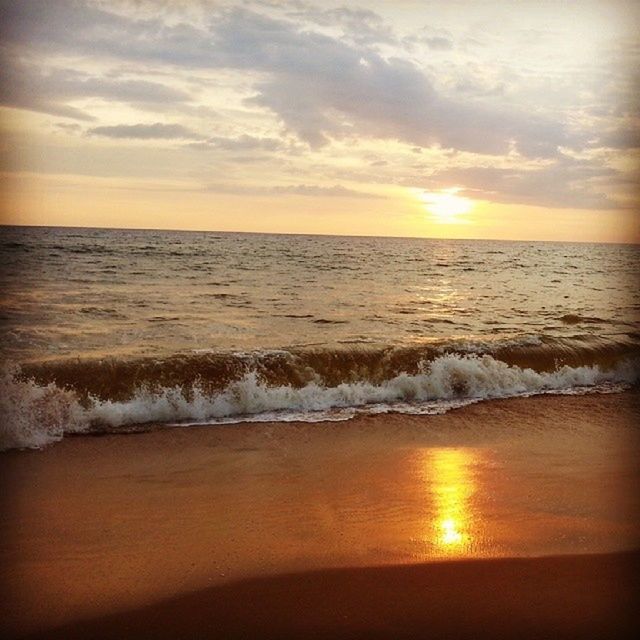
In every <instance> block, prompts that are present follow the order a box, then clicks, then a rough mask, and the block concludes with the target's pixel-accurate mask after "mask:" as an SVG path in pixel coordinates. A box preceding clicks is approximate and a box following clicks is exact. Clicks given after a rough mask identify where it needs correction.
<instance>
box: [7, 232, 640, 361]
mask: <svg viewBox="0 0 640 640" xmlns="http://www.w3.org/2000/svg"><path fill="white" fill-rule="evenodd" d="M0 260H1V261H2V269H1V271H0V274H1V278H2V281H1V282H0V288H1V290H2V309H3V311H2V314H3V322H2V326H1V330H2V349H3V352H4V354H5V356H9V357H11V358H12V359H15V360H19V361H26V360H32V359H42V358H46V357H61V356H78V355H82V356H89V355H93V356H98V355H113V354H123V355H153V356H160V355H168V354H172V353H175V352H184V351H197V350H209V349H213V350H243V349H246V350H255V349H274V348H287V347H294V346H322V345H325V346H336V345H366V344H371V345H381V344H382V345H388V344H393V345H409V344H415V343H424V342H430V341H433V340H437V339H441V338H452V337H453V338H488V337H490V338H496V337H508V336H523V335H541V334H542V335H550V336H573V335H576V334H597V335H603V334H604V335H609V334H616V333H619V332H623V333H626V332H628V331H629V330H630V328H631V329H633V326H634V325H635V324H636V323H637V322H638V320H639V317H640V293H639V292H638V290H637V289H636V288H635V286H634V284H635V282H634V278H635V276H636V274H637V273H638V272H639V271H638V268H639V266H640V251H639V250H638V247H636V246H623V245H594V244H561V243H539V242H538V243H526V242H499V241H454V240H425V239H394V238H353V237H327V236H292V235H262V234H235V233H224V234H223V233H193V232H174V231H171V232H169V231H132V230H101V229H62V228H57V229H56V228H7V227H5V228H3V229H2V232H1V245H0Z"/></svg>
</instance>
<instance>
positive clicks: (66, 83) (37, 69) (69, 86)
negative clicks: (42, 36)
mask: <svg viewBox="0 0 640 640" xmlns="http://www.w3.org/2000/svg"><path fill="white" fill-rule="evenodd" d="M3 62H4V68H3V78H2V82H1V83H0V104H2V105H4V106H7V107H14V108H20V109H27V110H30V111H38V112H41V113H48V114H51V115H57V116H63V117H66V118H73V119H75V120H85V121H91V120H93V119H94V118H93V117H92V116H91V115H90V114H88V113H86V112H84V111H82V110H80V109H77V108H75V107H72V106H70V105H68V104H66V102H67V101H69V100H73V99H77V98H102V99H104V100H109V101H117V102H129V103H137V104H153V103H160V104H166V103H176V102H178V103H182V102H185V101H188V100H189V95H188V94H187V93H186V92H184V91H180V90H178V89H174V88H172V87H167V86H165V85H163V84H159V83H156V82H149V81H146V80H129V79H118V78H111V77H100V76H94V75H88V74H85V73H80V72H78V71H74V70H71V69H60V68H56V67H53V68H47V67H46V66H42V65H38V64H36V63H31V64H27V63H24V62H22V61H20V60H10V59H8V60H4V61H3Z"/></svg>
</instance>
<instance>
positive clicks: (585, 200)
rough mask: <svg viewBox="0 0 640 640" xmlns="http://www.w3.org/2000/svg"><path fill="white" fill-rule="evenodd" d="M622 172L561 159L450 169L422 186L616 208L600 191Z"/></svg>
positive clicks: (501, 198) (493, 197)
mask: <svg viewBox="0 0 640 640" xmlns="http://www.w3.org/2000/svg"><path fill="white" fill-rule="evenodd" d="M618 175H619V174H618V172H617V171H615V170H614V169H611V168H608V167H604V166H601V165H599V164H597V163H595V162H593V161H587V160H577V159H574V158H571V157H569V156H564V155H563V156H561V157H560V158H559V159H558V160H556V161H555V162H553V163H550V164H548V165H546V166H543V167H540V168H528V169H517V168H515V169H513V168H512V169H507V168H499V167H465V168H462V167H460V168H450V169H444V170H440V171H436V172H434V173H433V174H432V175H431V176H429V177H428V178H426V179H425V180H424V182H422V183H421V185H420V186H422V187H424V188H427V189H431V190H433V189H445V188H450V187H461V191H460V193H461V195H466V196H468V197H472V198H476V199H481V200H490V201H492V202H503V203H507V204H513V203H519V204H530V205H542V206H549V207H557V208H580V209H600V208H602V209H614V208H618V207H619V206H621V205H620V203H618V202H617V201H616V200H614V199H612V198H611V197H610V196H608V195H606V194H605V193H603V192H601V191H600V190H598V184H599V183H601V182H602V181H603V180H605V181H606V182H609V181H611V180H612V179H614V178H615V177H616V176H618Z"/></svg>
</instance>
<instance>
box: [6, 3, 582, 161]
mask: <svg viewBox="0 0 640 640" xmlns="http://www.w3.org/2000/svg"><path fill="white" fill-rule="evenodd" d="M9 7H10V9H9V12H10V14H11V15H10V16H9V17H10V22H11V24H12V27H13V28H12V30H10V31H11V33H13V32H14V31H16V30H17V31H20V30H22V31H23V32H28V33H31V35H32V38H31V41H32V42H33V43H34V47H41V48H44V49H48V50H52V51H54V52H58V53H61V52H64V53H74V54H76V55H77V54H84V55H91V56H94V57H96V56H107V57H111V58H118V59H124V60H127V61H139V62H140V61H144V62H147V63H156V64H158V63H160V64H168V65H171V66H175V67H179V68H181V69H196V68H200V69H210V70H213V69H234V70H236V71H246V72H253V73H258V74H260V75H261V77H262V79H261V80H259V81H257V82H256V84H255V85H254V88H255V95H254V97H253V98H251V99H250V100H249V103H250V104H252V105H259V106H261V107H263V108H265V109H268V110H270V111H272V112H273V113H274V114H275V115H276V116H277V117H278V118H279V119H280V120H281V122H282V123H283V124H284V125H285V126H286V127H287V129H288V130H289V131H291V132H293V133H295V134H296V135H297V136H298V137H299V138H300V139H302V140H304V141H306V142H307V143H308V144H310V145H311V146H314V147H318V146H321V145H323V144H326V143H327V142H328V140H329V139H330V138H344V137H355V136H367V137H373V138H382V139H396V140H400V141H403V142H406V143H409V144H411V145H417V146H423V147H424V146H432V145H440V146H442V147H445V148H452V149H457V150H462V151H471V152H476V153H484V154H502V153H506V152H507V151H508V150H509V149H510V148H511V146H512V145H515V147H516V148H517V149H518V150H519V151H520V152H521V153H523V154H524V155H527V156H531V157H536V156H542V157H551V156H553V155H554V154H555V153H556V152H557V148H558V146H559V145H565V146H566V145H570V144H571V139H570V137H569V135H568V133H567V131H566V128H565V126H564V124H563V123H562V122H561V121H558V120H552V119H548V118H545V117H543V116H540V115H533V114H532V113H529V112H521V111H517V110H515V109H513V108H508V109H507V108H504V107H500V106H496V105H493V104H491V103H488V102H481V101H473V100H470V99H465V100H455V99H452V98H451V97H446V96H444V95H441V94H440V93H439V92H438V91H436V90H435V88H434V86H433V84H432V83H431V82H430V81H429V79H428V78H427V77H426V76H425V74H424V73H423V71H421V70H420V69H419V68H418V67H417V66H416V64H414V63H413V62H411V61H410V60H408V59H405V58H399V57H382V55H381V54H380V53H378V52H377V51H376V48H375V47H374V46H372V43H373V41H374V40H375V38H374V37H373V35H372V33H373V32H372V29H373V26H372V25H374V26H375V25H377V27H376V29H377V31H378V32H380V28H379V27H380V25H381V24H383V23H382V22H381V21H380V19H379V18H378V17H376V16H375V14H373V13H372V12H370V11H367V10H355V9H354V10H349V9H339V10H338V9H336V10H331V11H329V12H328V13H327V12H325V13H323V12H320V14H318V16H319V17H318V16H317V17H316V19H324V20H328V21H330V20H332V19H340V20H341V21H342V23H343V24H347V25H351V26H350V27H349V28H351V29H352V30H354V29H356V25H363V24H365V25H369V32H368V33H369V34H370V36H371V37H369V38H365V40H362V39H360V40H359V41H357V42H356V41H355V40H352V41H347V40H345V39H344V38H340V37H334V36H330V35H326V34H324V33H319V32H317V31H315V30H313V29H310V28H309V25H307V26H303V25H301V24H296V23H295V22H293V21H292V20H285V19H276V18H273V17H269V16H267V15H265V14H263V13H258V12H256V11H252V10H248V9H243V8H240V7H233V8H230V9H228V8H224V9H221V10H220V11H219V12H218V13H217V14H216V15H214V16H213V17H212V19H211V21H210V23H209V25H208V26H207V27H198V26H194V25H193V24H187V23H184V22H183V23H175V22H174V23H171V24H168V23H165V22H163V21H162V20H161V19H159V18H144V19H142V18H136V17H134V16H126V15H124V14H118V15H116V14H115V13H110V12H108V11H104V10H99V9H97V8H95V7H93V6H90V5H87V4H86V3H84V4H77V3H69V2H68V1H65V0H59V1H58V2H55V3H51V2H43V1H42V0H25V1H24V2H21V3H13V4H10V5H9ZM36 9H37V12H38V13H36ZM35 15H37V18H34V16H35ZM374 31H375V29H374ZM381 37H382V36H381ZM14 41H15V36H14ZM85 88H86V91H87V92H91V91H94V92H95V88H94V87H93V86H92V85H91V83H89V84H88V85H87V86H86V87H85ZM125 89H126V88H125V87H120V90H121V91H124V92H125V93H126V91H125ZM147 89H149V87H147ZM158 90H159V89H158ZM122 99H128V98H126V97H123V98H122ZM174 99H175V97H174Z"/></svg>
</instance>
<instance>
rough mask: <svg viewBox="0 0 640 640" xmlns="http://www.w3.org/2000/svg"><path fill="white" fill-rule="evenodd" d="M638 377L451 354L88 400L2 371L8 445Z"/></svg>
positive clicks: (448, 405) (454, 403) (426, 408)
mask: <svg viewBox="0 0 640 640" xmlns="http://www.w3.org/2000/svg"><path fill="white" fill-rule="evenodd" d="M637 379H638V367H637V365H636V364H634V363H631V362H628V361H627V362H625V363H622V364H620V365H619V366H618V367H617V368H615V369H612V370H607V371H604V370H602V369H600V368H599V367H598V366H584V367H576V368H572V367H568V366H563V367H561V368H559V369H557V370H556V371H553V372H547V373H539V372H536V371H534V370H532V369H521V368H519V367H516V366H509V365H507V364H506V363H504V362H501V361H499V360H496V359H494V358H493V357H492V356H490V355H482V356H479V355H474V354H465V355H459V354H446V355H443V356H441V357H439V358H436V359H435V360H433V361H431V362H428V363H425V365H424V367H423V370H422V373H420V374H418V375H408V374H401V375H398V376H396V377H395V378H392V379H391V380H388V381H385V382H383V383H380V384H371V383H368V382H356V383H349V384H347V383H344V384H340V385H338V386H336V387H326V386H322V385H320V384H318V383H315V382H314V383H310V384H307V385H306V386H304V387H302V388H295V387H291V386H266V385H265V384H264V383H262V382H261V381H260V379H259V377H258V376H257V374H256V373H249V374H247V375H246V376H245V377H244V378H242V379H241V380H239V381H237V382H234V383H232V384H230V385H229V386H228V387H227V388H226V389H224V390H223V391H220V392H218V393H215V394H208V393H206V392H204V391H203V390H202V389H201V388H200V387H194V388H193V389H190V390H189V393H187V394H185V393H184V391H183V390H182V389H181V388H179V387H174V388H163V389H160V390H156V391H149V390H145V389H138V390H136V391H135V393H134V394H133V396H132V398H131V399H130V400H126V401H108V400H99V399H97V398H90V399H89V401H88V402H85V403H83V404H81V403H80V401H79V400H78V398H77V397H76V396H75V395H74V394H73V393H72V392H70V391H65V390H61V389H59V388H58V387H56V386H55V385H48V386H40V385H37V384H36V383H34V382H32V381H22V380H19V379H18V378H17V372H16V371H7V372H5V373H4V374H3V376H2V387H3V388H2V396H1V398H0V415H1V417H2V427H1V429H0V450H5V449H12V448H39V447H42V446H45V445H47V444H49V443H51V442H55V441H56V440H60V439H61V438H62V437H63V436H64V434H65V433H78V432H85V431H90V430H91V429H93V428H96V427H97V428H100V429H101V430H107V431H108V430H109V429H110V428H114V429H117V428H121V427H123V426H126V425H134V424H142V423H150V422H156V423H170V424H175V423H184V424H185V425H186V424H212V423H218V422H245V421H253V422H255V421H267V420H269V421H272V420H278V421H290V420H305V421H317V422H320V421H327V420H346V419H348V418H351V417H353V416H354V415H356V413H363V412H366V413H382V412H389V411H397V412H401V413H424V414H428V413H443V412H445V411H448V410H449V409H452V408H456V407H459V406H463V405H465V404H469V403H470V402H477V401H479V400H486V399H491V398H506V397H513V396H520V395H533V394H539V393H559V392H563V393H569V392H572V393H573V392H575V393H579V392H581V391H580V390H583V391H584V390H591V391H594V390H606V389H607V388H609V387H607V385H609V386H610V385H615V384H620V383H621V384H623V385H624V384H630V383H633V382H635V381H636V380H637Z"/></svg>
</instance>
